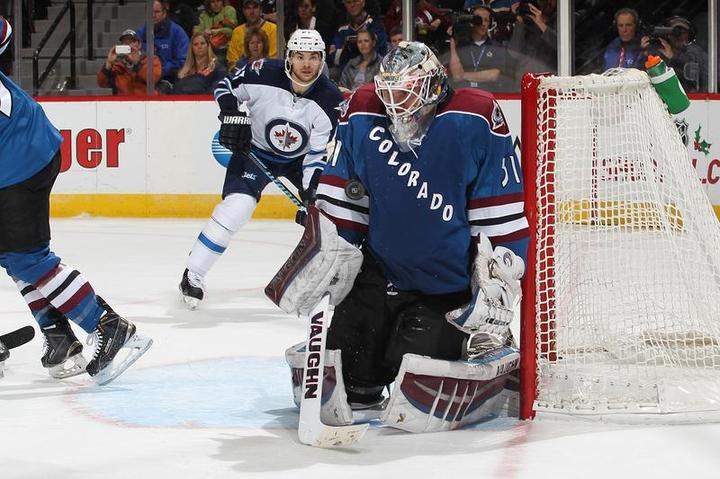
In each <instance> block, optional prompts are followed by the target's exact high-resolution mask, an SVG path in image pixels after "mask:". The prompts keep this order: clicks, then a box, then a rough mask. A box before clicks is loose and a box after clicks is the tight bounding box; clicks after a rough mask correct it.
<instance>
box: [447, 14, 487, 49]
mask: <svg viewBox="0 0 720 479" xmlns="http://www.w3.org/2000/svg"><path fill="white" fill-rule="evenodd" d="M482 24H483V19H482V17H479V16H477V15H470V14H468V13H455V14H453V15H452V25H453V38H454V39H455V43H456V44H457V46H463V45H469V44H470V43H472V42H473V39H472V30H473V27H476V26H480V25H482Z"/></svg>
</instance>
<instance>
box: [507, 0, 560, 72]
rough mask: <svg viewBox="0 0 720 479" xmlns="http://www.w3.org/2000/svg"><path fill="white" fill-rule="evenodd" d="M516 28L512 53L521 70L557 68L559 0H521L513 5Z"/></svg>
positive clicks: (509, 46)
mask: <svg viewBox="0 0 720 479" xmlns="http://www.w3.org/2000/svg"><path fill="white" fill-rule="evenodd" d="M512 10H513V11H514V12H515V27H514V28H513V32H512V37H510V43H509V44H508V51H509V53H510V55H511V56H512V57H513V58H514V59H515V60H516V61H517V63H518V64H519V65H523V68H522V71H518V72H516V73H517V74H518V75H519V76H522V74H523V73H525V72H546V71H552V72H554V71H557V31H556V29H555V22H556V0H544V1H538V0H531V1H521V2H519V3H516V4H514V5H512Z"/></svg>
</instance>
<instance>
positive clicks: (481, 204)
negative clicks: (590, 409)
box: [268, 42, 528, 432]
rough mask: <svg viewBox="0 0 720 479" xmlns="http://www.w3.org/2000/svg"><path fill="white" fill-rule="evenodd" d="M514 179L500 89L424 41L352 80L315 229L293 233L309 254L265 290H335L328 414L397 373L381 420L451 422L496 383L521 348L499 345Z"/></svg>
mask: <svg viewBox="0 0 720 479" xmlns="http://www.w3.org/2000/svg"><path fill="white" fill-rule="evenodd" d="M521 179H522V173H521V171H520V164H519V162H518V159H517V157H516V156H515V153H514V149H513V143H512V140H511V136H510V132H509V129H508V125H507V123H506V121H505V117H504V116H503V113H502V111H501V109H500V106H499V105H498V103H497V102H496V101H495V100H494V98H493V97H492V95H490V94H489V93H485V92H482V91H480V90H474V89H460V90H457V91H453V90H451V89H450V88H449V87H448V85H447V77H446V73H445V70H444V68H443V66H442V65H441V64H440V63H439V61H438V60H437V58H436V57H435V55H434V54H433V53H432V51H431V50H430V49H429V48H428V47H427V46H425V45H424V44H422V43H416V42H401V43H400V45H399V46H398V48H396V49H394V50H392V51H391V52H390V53H388V54H387V56H386V57H385V58H384V59H383V60H382V62H381V66H380V73H379V74H378V75H377V76H376V77H375V84H374V85H373V84H369V85H365V86H363V87H361V88H360V89H358V90H357V91H356V92H355V94H354V95H353V96H352V98H351V100H350V102H349V106H348V108H347V111H346V112H345V113H344V114H343V116H342V117H341V119H340V123H339V126H338V132H337V138H336V146H335V150H334V153H333V155H332V158H331V159H330V160H329V162H328V165H327V167H326V168H325V170H324V172H323V175H322V176H321V177H320V183H319V187H318V190H317V197H316V206H317V208H311V209H310V211H309V215H310V216H309V220H308V226H306V228H314V229H315V231H314V232H313V234H312V235H311V234H307V231H306V236H305V237H304V238H303V240H304V243H303V242H301V245H299V246H298V248H299V249H302V250H303V252H304V253H305V254H304V255H302V254H298V251H296V252H294V253H293V256H292V257H291V258H290V260H288V262H287V263H286V264H285V266H283V268H282V269H281V271H280V273H278V275H277V276H276V278H275V280H274V281H273V283H271V285H270V286H269V287H268V288H269V289H272V286H273V285H276V286H277V285H282V286H281V287H279V288H276V290H275V293H277V294H276V297H275V298H273V299H274V300H275V301H276V302H277V303H278V304H279V305H280V307H281V308H283V309H284V310H285V311H287V312H300V313H303V314H307V312H308V311H309V310H310V309H311V308H312V307H313V305H314V304H316V303H317V302H318V300H319V299H320V296H321V295H322V294H323V293H325V292H326V291H329V292H330V294H331V302H332V303H333V304H336V308H335V315H334V318H333V320H332V324H331V326H330V329H329V331H328V338H327V347H328V349H330V350H340V352H341V355H340V356H341V359H342V361H341V363H342V364H341V367H342V375H340V374H337V376H338V377H342V380H343V382H344V386H345V390H344V391H340V392H339V393H336V391H337V390H338V388H337V387H336V388H335V389H334V390H333V395H332V397H331V399H330V400H329V401H328V403H326V405H325V406H328V407H325V406H323V408H324V411H325V413H324V417H323V420H324V421H325V422H336V423H341V424H342V423H349V422H351V421H352V413H351V411H350V408H349V407H348V405H347V402H349V403H351V404H352V405H353V406H354V407H362V406H372V405H377V404H380V403H381V402H382V398H383V396H382V392H383V389H384V388H385V387H386V386H387V385H389V384H390V383H393V382H394V383H395V386H396V387H395V388H394V390H393V392H392V395H391V398H390V400H389V404H388V405H387V408H386V409H385V412H384V413H383V418H384V420H386V422H388V423H392V424H393V425H395V426H396V427H401V428H404V429H407V430H410V431H414V432H420V431H429V430H441V429H452V428H454V427H459V425H462V424H465V423H466V422H463V421H467V420H470V419H475V420H476V417H477V416H473V415H472V414H470V413H471V412H473V411H479V410H480V409H478V407H479V406H478V404H483V402H484V401H486V400H488V399H490V398H493V397H495V396H496V395H497V394H498V393H499V392H500V391H501V390H502V388H503V384H504V383H503V381H505V379H507V373H508V372H509V371H512V370H513V369H515V368H517V366H518V362H519V354H518V353H517V350H514V349H512V348H505V347H504V346H505V345H506V344H508V343H509V342H510V341H509V340H510V334H509V323H510V321H511V320H512V318H513V313H514V308H515V307H516V305H517V304H516V303H517V300H518V299H519V294H520V285H519V279H520V277H521V276H522V274H523V272H524V263H523V260H522V257H524V255H525V252H526V247H527V241H528V229H527V228H528V225H527V221H526V219H525V216H524V213H523V186H522V180H521ZM312 237H320V238H321V239H319V241H318V242H312V241H310V240H309V239H310V238H312ZM317 243H319V244H317ZM491 243H492V245H493V246H494V247H495V250H494V251H493V246H491ZM360 245H362V251H361V250H360V249H358V246H360ZM301 256H303V261H304V262H302V263H300V262H296V261H294V260H295V259H296V258H298V257H301ZM361 266H362V267H361ZM281 277H282V278H283V279H284V281H280V280H279V279H280V278H281ZM319 284H322V285H323V286H324V287H323V288H320V287H318V285H319ZM348 291H349V292H348ZM464 349H465V351H464ZM330 352H331V353H332V352H333V351H330ZM488 352H492V354H483V353H488ZM408 353H414V354H415V355H418V356H417V357H414V359H413V358H412V357H411V356H408ZM298 355H301V349H299V348H295V349H293V348H291V349H290V350H289V351H288V361H289V363H290V365H291V367H295V366H293V365H297V364H299V366H298V367H302V362H301V361H300V362H299V363H298V361H297V359H296V356H298ZM404 356H405V359H406V360H408V361H409V362H408V363H407V364H406V363H405V361H404ZM426 357H430V358H434V359H428V358H426ZM461 357H464V358H468V357H475V358H476V359H475V361H480V362H481V363H482V364H483V366H486V367H487V368H489V369H488V370H487V371H485V372H486V373H487V376H483V377H480V376H478V375H477V374H478V371H479V370H480V368H478V367H477V366H478V364H475V365H474V366H473V367H469V366H468V363H466V362H460V361H457V360H458V359H460V358H461ZM437 360H445V361H437ZM401 365H402V366H401ZM326 366H328V363H327V362H326ZM335 367H336V368H338V367H339V365H338V364H337V363H336V364H335ZM488 371H489V372H488ZM408 374H410V375H412V374H415V376H412V378H411V379H408V377H406V375H408ZM420 375H421V376H420ZM423 378H425V379H423ZM427 378H431V379H432V378H435V379H437V380H436V381H433V380H427ZM406 379H407V381H406ZM425 380H427V381H426V383H423V384H420V383H421V382H422V381H425ZM463 381H464V382H463ZM473 381H475V382H473ZM493 381H496V382H493ZM338 384H340V382H338ZM442 384H444V385H445V386H442ZM453 384H455V385H456V386H457V388H456V389H453V386H452V385H453ZM469 384H474V386H473V387H474V388H475V389H474V391H475V392H478V391H480V390H482V391H484V393H483V394H480V393H479V392H478V394H475V393H473V394H472V395H471V394H470V393H469V392H468V391H469V389H468V388H469V386H468V385H469ZM488 385H490V386H492V387H489V386H488ZM471 389H472V388H471ZM453 390H454V391H455V392H453ZM345 393H346V395H347V399H346V398H345ZM456 394H457V395H456ZM463 394H464V396H463ZM463 398H465V399H463ZM481 400H482V402H479V403H478V401H481ZM448 401H449V402H448ZM464 401H467V402H464ZM330 403H334V404H330ZM460 405H462V408H460ZM328 408H331V409H330V410H329V412H328ZM461 409H462V410H461ZM434 418H440V419H439V420H437V421H436V422H433V419H434Z"/></svg>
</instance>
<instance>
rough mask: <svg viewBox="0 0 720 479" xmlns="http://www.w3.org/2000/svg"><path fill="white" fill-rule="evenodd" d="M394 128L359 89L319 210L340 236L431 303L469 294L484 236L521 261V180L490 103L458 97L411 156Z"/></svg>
mask: <svg viewBox="0 0 720 479" xmlns="http://www.w3.org/2000/svg"><path fill="white" fill-rule="evenodd" d="M388 126H389V120H388V118H387V116H386V114H385V108H384V106H383V104H382V102H381V101H380V100H379V99H378V98H377V96H376V94H375V87H374V85H372V84H368V85H365V86H363V87H361V88H360V89H358V90H357V91H356V93H355V94H354V95H353V97H352V98H351V100H350V103H349V105H348V108H347V111H346V112H345V113H344V114H343V116H342V118H341V119H340V123H339V126H338V132H337V137H336V146H335V152H334V153H333V156H332V158H331V160H330V161H329V162H328V165H327V166H326V168H325V170H324V173H323V175H322V176H321V178H320V184H319V187H318V190H317V205H318V207H319V208H320V209H321V210H323V211H324V212H325V213H326V214H328V215H329V216H330V218H331V219H332V220H333V221H334V222H335V224H336V225H337V227H338V231H339V233H340V235H341V236H343V237H344V238H345V239H346V240H348V241H350V242H352V243H355V244H359V243H361V242H363V241H364V242H365V245H366V247H369V248H370V250H371V252H372V253H373V254H374V256H375V257H376V258H377V259H378V261H379V262H380V264H381V266H382V268H383V270H384V272H385V274H386V276H387V278H388V280H389V281H391V282H392V283H393V284H394V285H395V287H396V288H398V289H399V290H403V291H412V290H415V291H420V292H422V293H425V294H444V293H451V292H456V291H462V290H464V289H466V288H468V287H469V285H470V263H471V251H472V248H471V245H472V244H473V236H475V235H477V234H479V233H480V232H482V233H484V234H485V235H487V236H488V237H489V238H490V240H491V242H492V243H493V245H494V246H498V245H502V246H506V247H508V248H510V249H512V250H513V251H514V252H515V253H516V254H518V255H520V256H521V257H523V258H525V254H526V250H527V243H528V224H527V220H526V219H525V215H524V208H523V204H524V203H523V185H522V172H521V171H520V164H519V161H518V159H517V157H516V155H515V152H514V148H513V144H512V140H511V137H510V132H509V130H508V126H507V123H506V122H505V117H504V116H503V113H502V111H501V110H500V106H499V105H498V104H497V102H496V101H495V100H494V99H493V97H492V95H490V94H489V93H485V92H482V91H479V90H474V89H461V90H458V91H457V92H455V93H454V94H452V96H451V97H450V98H449V99H448V100H446V101H445V102H444V103H442V104H441V105H439V106H438V109H437V112H436V116H435V118H434V119H433V120H432V123H431V124H430V126H429V128H428V131H427V133H426V135H425V137H424V138H423V140H422V143H421V144H420V145H419V146H417V147H415V149H414V150H410V151H408V152H402V151H401V150H400V149H399V148H398V146H397V144H396V143H395V140H394V139H393V136H392V135H391V133H390V132H389V131H388ZM358 181H359V183H360V184H362V186H363V188H362V189H360V191H359V194H358V189H357V188H355V187H353V186H356V185H354V183H356V182H358ZM363 190H364V194H362V193H363ZM348 192H349V194H348Z"/></svg>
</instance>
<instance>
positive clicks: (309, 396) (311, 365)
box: [298, 294, 368, 448]
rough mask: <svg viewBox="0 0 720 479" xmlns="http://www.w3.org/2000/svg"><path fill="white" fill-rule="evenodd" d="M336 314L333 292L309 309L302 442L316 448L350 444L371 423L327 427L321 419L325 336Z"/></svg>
mask: <svg viewBox="0 0 720 479" xmlns="http://www.w3.org/2000/svg"><path fill="white" fill-rule="evenodd" d="M332 316H333V307H332V306H330V294H325V295H324V296H323V297H322V299H321V300H320V302H319V303H318V304H317V306H315V308H314V309H313V310H312V311H311V312H310V315H309V317H308V320H309V322H310V324H309V326H308V340H307V346H306V348H305V371H304V374H303V387H302V396H301V399H300V422H299V423H298V437H299V438H300V442H302V443H303V444H308V445H310V446H315V447H325V448H330V447H341V446H349V445H351V444H354V443H355V442H357V441H359V440H360V439H361V438H362V437H363V435H364V434H365V431H367V429H368V424H353V425H349V426H328V425H326V424H324V423H323V422H322V421H321V420H320V406H321V403H322V392H323V391H322V387H323V376H324V371H325V338H326V336H327V329H328V327H329V326H330V321H331V320H332Z"/></svg>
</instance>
